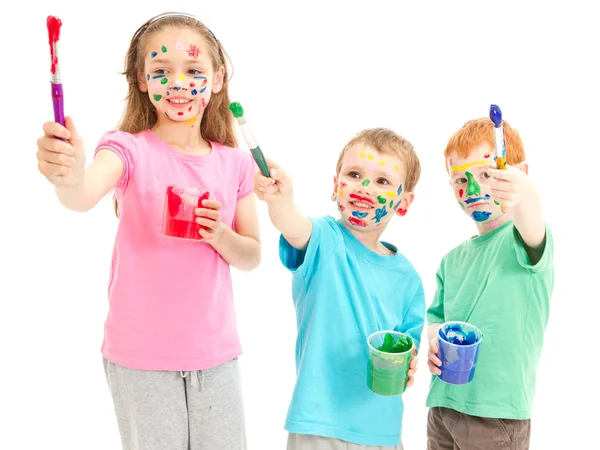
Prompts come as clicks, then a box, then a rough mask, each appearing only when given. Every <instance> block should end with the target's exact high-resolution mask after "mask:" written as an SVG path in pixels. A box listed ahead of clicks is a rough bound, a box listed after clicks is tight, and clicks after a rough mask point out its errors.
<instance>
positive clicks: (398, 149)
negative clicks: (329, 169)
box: [336, 128, 421, 192]
mask: <svg viewBox="0 0 600 450" xmlns="http://www.w3.org/2000/svg"><path fill="white" fill-rule="evenodd" d="M358 143H362V144H365V145H368V146H370V147H373V148H374V149H375V150H377V151H378V152H380V153H383V154H384V155H393V156H397V157H398V158H400V160H402V162H403V163H404V170H405V171H406V178H405V180H404V186H403V187H404V191H405V192H413V191H414V189H415V187H416V186H417V182H418V181H419V178H420V176H421V163H420V162H419V158H418V156H417V153H416V152H415V149H414V147H413V145H412V144H411V143H410V142H408V141H407V140H406V139H405V138H403V137H402V136H400V135H399V134H397V133H395V132H394V131H392V130H390V129H388V128H368V129H366V130H362V131H361V132H360V133H358V134H357V135H356V136H354V137H353V138H352V139H350V140H349V141H348V143H347V144H346V145H345V146H344V148H343V149H342V151H341V153H340V156H339V158H338V163H337V168H336V174H337V175H339V174H340V170H341V169H342V160H343V159H344V156H345V155H346V152H347V151H348V149H350V148H351V147H352V146H354V145H356V144H358Z"/></svg>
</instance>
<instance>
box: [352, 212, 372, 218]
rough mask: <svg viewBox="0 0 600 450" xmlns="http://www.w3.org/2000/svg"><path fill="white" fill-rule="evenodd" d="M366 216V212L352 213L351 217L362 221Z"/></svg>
mask: <svg viewBox="0 0 600 450" xmlns="http://www.w3.org/2000/svg"><path fill="white" fill-rule="evenodd" d="M368 215H369V213H368V212H361V211H352V216H353V217H358V218H359V219H364V218H365V217H367V216H368Z"/></svg>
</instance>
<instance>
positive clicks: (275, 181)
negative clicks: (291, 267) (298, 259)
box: [254, 160, 312, 250]
mask: <svg viewBox="0 0 600 450" xmlns="http://www.w3.org/2000/svg"><path fill="white" fill-rule="evenodd" d="M267 164H268V166H269V170H270V172H271V176H270V177H269V178H266V177H264V176H262V175H261V174H260V172H257V173H256V176H255V182H254V191H255V192H256V195H257V196H258V198H259V199H261V200H264V201H265V202H267V205H268V209H269V217H270V218H271V222H273V225H274V226H275V228H277V230H279V232H280V233H281V234H282V235H283V237H284V238H285V240H286V241H288V242H289V244H290V245H291V246H292V247H294V248H295V249H297V250H304V249H305V248H306V246H307V244H308V241H309V239H310V236H311V234H312V222H311V221H310V219H309V218H308V217H306V216H305V215H303V214H301V213H300V211H298V209H297V208H296V206H295V205H294V198H293V197H294V195H293V187H292V180H291V178H290V177H289V176H287V174H286V173H285V172H284V171H283V170H282V169H280V168H279V167H277V166H276V165H275V164H274V163H273V162H272V161H270V160H267Z"/></svg>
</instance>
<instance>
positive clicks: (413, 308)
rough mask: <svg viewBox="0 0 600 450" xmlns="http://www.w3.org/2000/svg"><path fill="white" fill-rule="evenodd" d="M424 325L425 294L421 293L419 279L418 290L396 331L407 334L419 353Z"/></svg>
mask: <svg viewBox="0 0 600 450" xmlns="http://www.w3.org/2000/svg"><path fill="white" fill-rule="evenodd" d="M424 324H425V293H424V292H423V283H422V281H421V279H420V278H419V284H418V288H417V290H416V292H415V295H414V296H413V298H412V301H411V302H410V306H409V308H408V310H407V311H406V313H405V314H404V318H403V319H402V324H401V325H400V326H398V327H396V331H399V332H401V333H406V334H408V335H409V336H410V337H411V338H412V340H413V341H414V342H415V349H416V350H417V351H419V346H420V345H421V335H422V334H423V326H424Z"/></svg>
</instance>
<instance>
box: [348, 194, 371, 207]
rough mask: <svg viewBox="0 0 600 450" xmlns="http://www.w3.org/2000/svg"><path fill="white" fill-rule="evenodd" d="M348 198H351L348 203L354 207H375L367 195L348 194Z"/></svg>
mask: <svg viewBox="0 0 600 450" xmlns="http://www.w3.org/2000/svg"><path fill="white" fill-rule="evenodd" d="M350 199H351V200H350V201H349V202H348V203H350V204H351V205H352V206H354V207H355V208H359V209H366V210H369V209H373V208H374V207H375V206H374V205H373V202H372V201H371V199H369V198H367V197H361V196H360V195H356V194H350Z"/></svg>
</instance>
